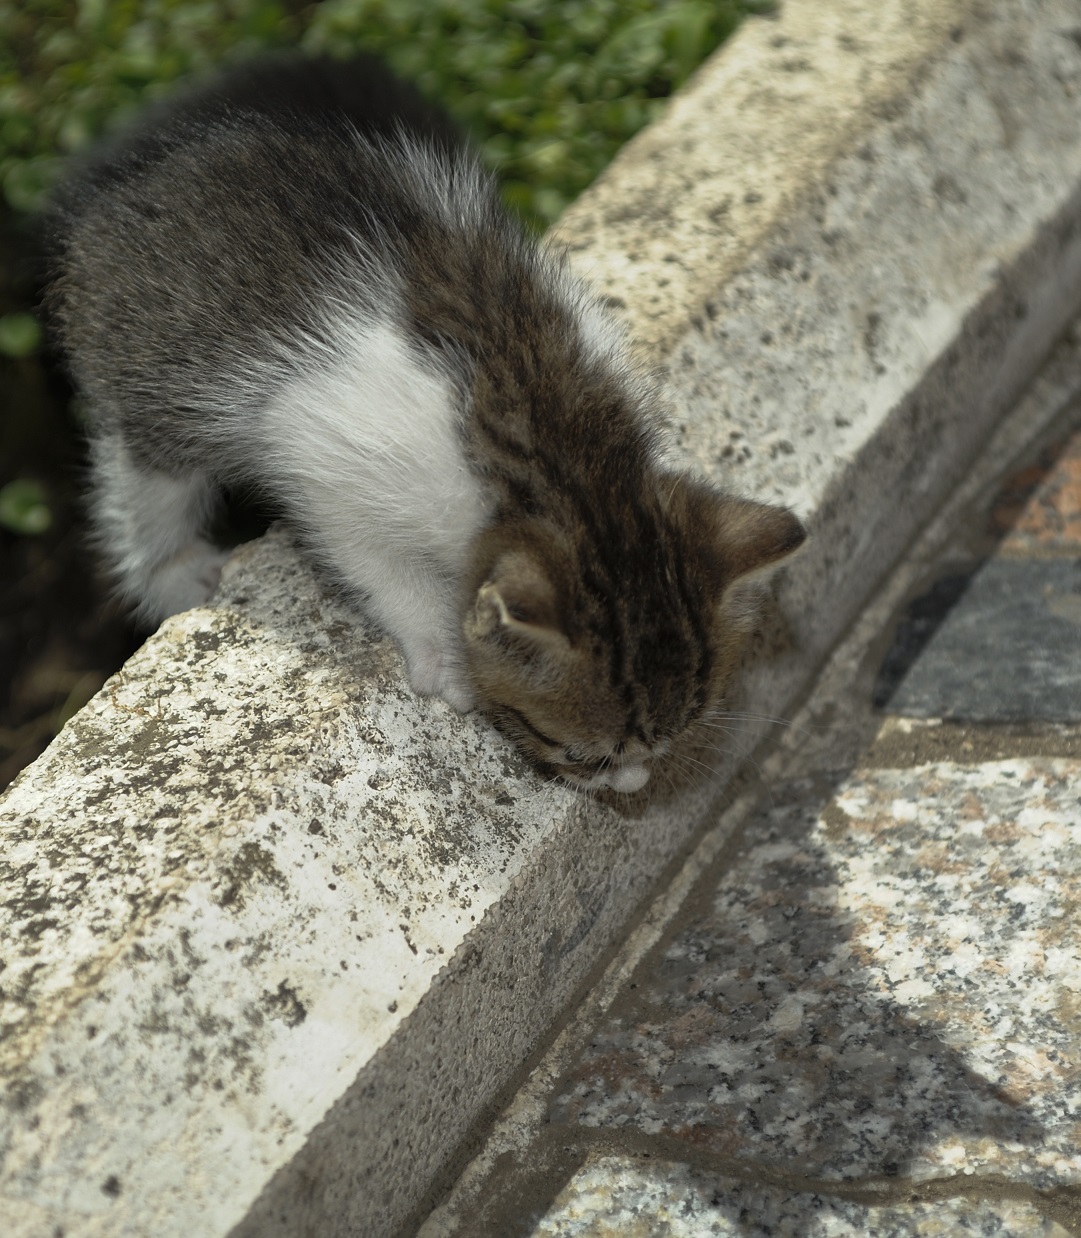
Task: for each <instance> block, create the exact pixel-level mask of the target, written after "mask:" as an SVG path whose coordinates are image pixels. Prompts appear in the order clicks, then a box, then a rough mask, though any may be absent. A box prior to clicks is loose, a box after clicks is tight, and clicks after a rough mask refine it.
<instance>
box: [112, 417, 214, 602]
mask: <svg viewBox="0 0 1081 1238" xmlns="http://www.w3.org/2000/svg"><path fill="white" fill-rule="evenodd" d="M91 473H92V476H93V483H94V484H93V488H92V491H91V514H92V518H93V523H94V527H95V532H96V536H97V540H98V543H99V545H100V546H101V548H102V550H103V552H104V555H105V558H106V560H107V561H108V563H109V564H110V566H111V568H112V571H113V575H114V577H115V579H116V581H117V584H118V589H119V592H120V594H121V596H122V597H123V598H124V599H125V600H126V601H128V602H130V603H131V604H132V605H133V606H134V607H135V612H136V615H137V617H138V618H139V619H140V620H142V621H143V622H145V623H148V624H152V625H155V626H156V625H157V624H159V623H160V622H161V621H162V620H163V619H166V618H168V616H169V615H175V614H178V613H179V612H180V611H183V610H189V609H191V607H193V606H201V605H202V604H203V603H204V602H206V601H207V600H208V599H209V598H210V597H211V595H212V594H213V593H214V590H215V589H216V588H217V585H218V581H219V578H220V576H221V569H222V565H223V564H224V563H225V560H226V559H227V558H228V553H227V552H225V551H223V550H220V549H219V548H218V547H217V546H214V545H213V544H212V543H211V542H209V541H207V539H206V538H205V537H204V536H203V534H204V533H205V531H206V528H207V525H208V524H209V523H210V520H211V517H212V516H213V513H214V510H215V508H216V507H217V504H218V500H219V497H220V496H219V494H218V491H217V488H216V487H215V485H214V483H213V482H212V481H211V480H210V478H209V477H207V476H206V475H205V474H203V473H190V474H187V475H185V476H174V475H173V474H171V473H166V472H163V471H162V470H160V469H152V468H148V467H146V466H144V465H142V464H140V463H139V462H138V461H136V460H135V459H134V457H133V456H132V454H131V452H130V451H129V450H128V448H127V446H126V444H125V443H124V441H123V439H122V437H121V436H120V435H119V434H114V433H104V434H101V435H99V436H97V437H96V438H95V439H94V441H93V442H92V444H91Z"/></svg>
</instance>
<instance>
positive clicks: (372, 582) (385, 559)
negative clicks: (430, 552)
mask: <svg viewBox="0 0 1081 1238" xmlns="http://www.w3.org/2000/svg"><path fill="white" fill-rule="evenodd" d="M324 544H325V545H326V550H327V551H329V557H330V559H331V561H332V563H333V564H334V567H335V568H336V569H337V571H338V573H339V575H340V576H341V577H342V578H343V579H344V580H345V581H346V582H347V583H348V584H350V585H351V586H352V587H353V588H354V589H355V590H356V592H357V594H358V601H361V604H362V605H363V608H364V609H365V610H366V611H367V613H368V614H370V615H371V616H372V618H373V619H375V620H376V621H377V622H378V623H379V624H380V626H381V627H383V628H384V629H385V630H386V631H387V632H388V633H389V634H390V636H392V637H393V638H394V640H395V641H396V642H397V644H398V647H399V649H400V650H401V651H402V654H403V656H404V658H405V662H406V668H407V670H408V674H409V686H410V687H411V688H412V689H413V691H414V692H416V693H417V695H418V696H438V697H441V698H442V699H443V700H444V701H446V702H447V704H448V705H450V706H451V708H452V709H456V710H458V712H459V713H467V712H468V711H469V710H470V709H472V708H473V705H474V691H473V686H472V683H471V682H470V679H469V675H468V673H467V671H466V666H465V652H464V649H463V643H462V637H461V634H460V631H459V628H460V624H459V619H458V613H457V609H458V608H457V604H456V603H457V586H456V584H455V583H454V580H453V573H452V572H450V571H448V570H444V569H442V568H440V567H439V566H438V565H437V564H436V563H434V562H433V561H432V560H431V559H430V558H429V557H428V556H424V555H420V554H416V553H413V554H410V553H409V552H408V551H405V550H404V549H403V548H402V547H401V543H400V542H399V541H398V539H397V538H394V539H387V544H384V543H383V542H382V541H381V540H380V539H378V538H372V539H371V540H367V539H365V540H364V541H352V540H350V541H349V542H345V541H344V540H339V541H336V542H335V543H331V544H329V545H327V544H326V543H324Z"/></svg>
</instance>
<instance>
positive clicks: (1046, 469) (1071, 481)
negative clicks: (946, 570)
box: [992, 431, 1081, 555]
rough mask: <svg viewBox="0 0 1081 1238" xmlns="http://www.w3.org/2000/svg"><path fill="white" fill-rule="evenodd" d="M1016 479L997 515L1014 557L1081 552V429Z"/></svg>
mask: <svg viewBox="0 0 1081 1238" xmlns="http://www.w3.org/2000/svg"><path fill="white" fill-rule="evenodd" d="M1048 455H1049V458H1047V459H1045V460H1043V461H1039V462H1037V463H1036V464H1034V465H1032V466H1030V467H1029V468H1027V469H1024V470H1022V471H1021V472H1020V473H1018V474H1015V475H1014V476H1013V477H1010V478H1009V479H1008V480H1007V482H1006V484H1005V485H1004V486H1003V491H1002V494H1001V495H1000V496H999V498H998V501H997V502H996V503H995V506H994V511H993V513H992V517H993V520H994V522H995V524H996V526H997V527H998V528H999V529H1001V530H1002V531H1004V532H1005V533H1006V536H1005V538H1004V539H1003V542H1002V546H1001V553H1002V554H1008V555H1033V554H1038V555H1039V554H1047V553H1057V554H1063V553H1065V554H1081V431H1079V432H1078V433H1076V434H1075V435H1074V436H1073V437H1072V438H1071V439H1070V440H1069V441H1068V442H1067V443H1066V444H1065V446H1064V447H1062V449H1061V450H1060V451H1055V452H1052V453H1048Z"/></svg>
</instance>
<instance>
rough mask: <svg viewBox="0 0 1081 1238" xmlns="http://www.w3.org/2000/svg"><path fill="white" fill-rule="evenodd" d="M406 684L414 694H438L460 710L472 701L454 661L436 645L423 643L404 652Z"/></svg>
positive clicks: (470, 692) (459, 668) (473, 700)
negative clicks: (406, 669) (407, 668)
mask: <svg viewBox="0 0 1081 1238" xmlns="http://www.w3.org/2000/svg"><path fill="white" fill-rule="evenodd" d="M406 662H407V663H408V666H409V686H410V687H411V688H412V689H413V691H414V692H415V693H416V694H417V695H418V696H438V697H442V699H443V700H444V701H446V702H447V704H448V705H449V706H450V707H451V708H452V709H456V710H457V711H458V712H459V713H460V714H467V713H468V712H469V711H470V710H471V709H472V708H473V705H474V703H475V699H474V695H473V689H472V688H471V687H470V685H469V681H468V680H467V679H466V677H465V675H464V674H463V672H462V670H461V667H460V666H459V665H458V663H457V661H456V660H454V659H452V658H450V657H448V656H447V654H446V653H445V652H444V651H443V650H442V649H440V648H438V646H435V645H426V646H424V648H423V649H419V650H417V649H414V650H411V651H410V652H409V653H408V654H407V655H406Z"/></svg>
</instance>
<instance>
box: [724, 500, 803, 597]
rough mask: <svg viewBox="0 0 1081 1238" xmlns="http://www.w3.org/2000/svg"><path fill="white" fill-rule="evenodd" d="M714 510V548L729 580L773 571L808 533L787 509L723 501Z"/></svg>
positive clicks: (738, 501)
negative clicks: (764, 569) (769, 569)
mask: <svg viewBox="0 0 1081 1238" xmlns="http://www.w3.org/2000/svg"><path fill="white" fill-rule="evenodd" d="M716 508H717V510H716V514H715V517H714V526H713V527H714V529H715V531H716V540H715V543H714V544H715V546H716V548H717V550H718V551H719V553H720V557H721V562H722V563H723V565H724V569H725V574H726V575H727V577H728V578H729V579H730V580H735V579H738V578H739V577H740V576H746V575H748V573H750V572H757V571H760V570H761V569H763V568H767V567H773V566H774V565H775V564H777V563H779V562H780V561H781V560H782V559H787V558H788V556H789V555H790V554H792V553H793V552H794V551H796V550H798V549H799V548H800V547H801V546H802V545H803V543H804V541H805V540H806V538H807V530H806V529H805V528H804V527H803V524H802V523H801V522H800V520H799V519H798V517H797V516H795V515H794V514H793V513H792V512H790V511H789V510H788V508H787V507H773V506H771V505H770V504H767V503H754V502H751V501H750V500H748V499H734V498H722V499H719V500H718V501H717V503H716Z"/></svg>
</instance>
